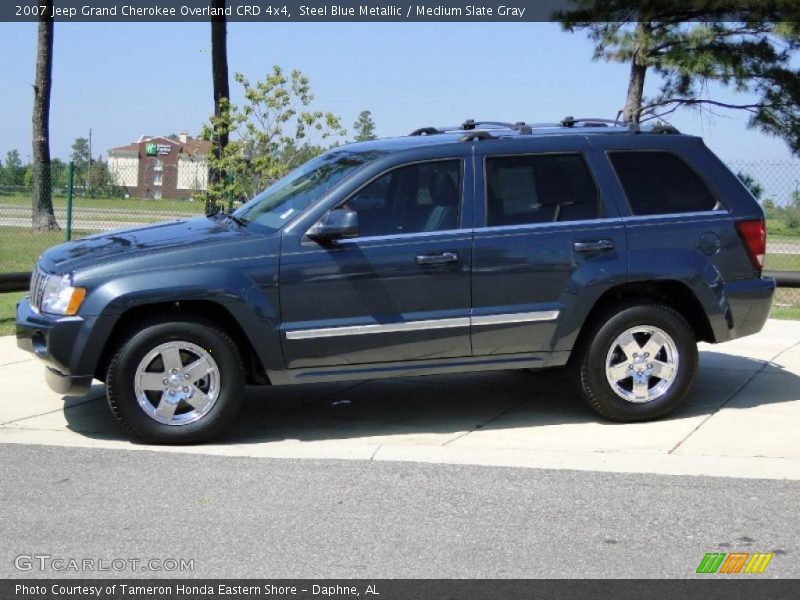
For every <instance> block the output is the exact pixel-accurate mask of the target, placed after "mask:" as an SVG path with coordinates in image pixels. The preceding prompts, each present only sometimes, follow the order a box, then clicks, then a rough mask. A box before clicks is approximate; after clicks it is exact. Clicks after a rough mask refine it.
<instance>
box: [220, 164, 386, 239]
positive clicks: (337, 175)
mask: <svg viewBox="0 0 800 600" xmlns="http://www.w3.org/2000/svg"><path fill="white" fill-rule="evenodd" d="M379 154H380V153H378V152H348V151H346V150H338V151H333V152H327V153H325V154H323V155H322V156H318V157H317V158H315V159H313V160H310V161H309V162H307V163H305V164H304V165H303V166H301V167H299V168H297V169H295V170H294V171H292V172H291V173H289V174H288V175H286V177H284V178H283V179H279V180H278V181H276V182H275V183H274V184H272V185H271V186H269V187H268V188H267V189H265V190H264V191H263V192H261V193H260V194H257V195H256V196H255V197H254V198H253V199H252V200H250V201H249V202H248V203H247V204H245V205H244V206H242V207H241V208H239V209H238V210H236V211H235V212H234V213H233V214H234V215H235V216H236V217H237V218H240V219H244V220H245V221H247V222H249V223H256V224H257V225H260V226H262V227H266V228H268V229H280V228H281V227H283V225H284V224H285V223H287V222H288V221H289V219H291V218H292V217H295V216H297V214H299V213H300V212H302V211H303V210H304V209H306V208H307V207H308V206H309V205H310V204H311V203H312V202H314V201H315V200H317V199H318V198H320V197H322V195H323V194H325V192H327V191H328V190H330V189H331V188H333V187H334V186H335V185H336V184H337V183H339V182H340V181H341V180H342V179H344V178H345V177H346V176H347V175H350V174H351V173H353V172H354V171H356V170H357V169H358V168H359V167H362V166H364V165H365V164H367V163H368V162H370V161H371V160H374V159H375V158H377V157H378V156H379Z"/></svg>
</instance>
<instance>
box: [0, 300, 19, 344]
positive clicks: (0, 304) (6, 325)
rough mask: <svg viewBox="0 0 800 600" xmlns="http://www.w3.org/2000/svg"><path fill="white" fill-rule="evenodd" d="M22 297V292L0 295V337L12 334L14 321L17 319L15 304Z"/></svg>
mask: <svg viewBox="0 0 800 600" xmlns="http://www.w3.org/2000/svg"><path fill="white" fill-rule="evenodd" d="M22 296H24V294H23V292H11V293H9V294H0V335H11V334H12V333H14V320H15V319H16V318H17V314H16V309H17V302H19V300H20V298H22Z"/></svg>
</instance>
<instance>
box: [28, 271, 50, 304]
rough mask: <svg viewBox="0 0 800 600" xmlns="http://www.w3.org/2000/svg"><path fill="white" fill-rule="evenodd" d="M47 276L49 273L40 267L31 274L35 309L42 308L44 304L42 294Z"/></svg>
mask: <svg viewBox="0 0 800 600" xmlns="http://www.w3.org/2000/svg"><path fill="white" fill-rule="evenodd" d="M47 277H48V275H47V273H45V272H44V271H42V270H41V269H40V268H38V267H37V268H36V270H35V271H34V272H33V275H32V276H31V307H33V308H34V309H35V310H40V308H41V306H42V296H43V295H44V288H45V284H46V283H47Z"/></svg>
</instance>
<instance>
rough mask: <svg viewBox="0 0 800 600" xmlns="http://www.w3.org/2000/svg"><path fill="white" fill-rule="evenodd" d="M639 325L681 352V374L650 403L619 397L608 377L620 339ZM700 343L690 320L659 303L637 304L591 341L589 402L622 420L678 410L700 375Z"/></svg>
mask: <svg viewBox="0 0 800 600" xmlns="http://www.w3.org/2000/svg"><path fill="white" fill-rule="evenodd" d="M637 326H654V327H658V328H659V329H661V330H663V331H664V332H665V333H667V334H668V335H669V336H670V337H671V338H672V340H673V342H674V343H675V347H676V350H677V352H678V360H679V362H678V372H677V375H676V377H675V380H674V381H673V382H672V385H671V386H670V388H669V389H668V390H667V392H666V393H665V394H663V395H662V396H660V397H659V398H657V399H655V400H651V401H649V402H641V403H638V402H630V401H628V400H625V399H624V398H621V397H620V396H618V395H617V393H616V392H615V391H614V389H613V388H612V387H611V385H610V384H609V382H608V379H607V378H606V358H607V356H608V352H609V350H610V348H611V344H612V343H613V342H614V341H615V340H616V339H617V337H618V336H619V335H620V334H621V333H623V332H624V331H626V330H627V329H630V328H631V327H637ZM697 357H698V353H697V341H696V339H695V336H694V333H693V331H692V329H691V327H690V326H689V324H688V323H687V322H686V320H685V319H684V318H683V317H682V316H681V315H680V314H679V313H677V312H675V311H674V310H672V309H670V308H668V307H666V306H662V305H658V304H635V305H632V306H627V307H624V308H622V309H621V310H619V311H618V312H617V313H616V314H612V315H610V316H609V317H608V319H607V320H606V322H605V323H604V324H603V325H602V326H600V327H599V328H598V329H597V330H596V332H595V333H594V335H593V336H592V338H591V339H590V340H589V342H588V344H587V347H586V351H585V353H584V356H583V360H582V361H581V373H580V376H581V383H582V387H583V390H584V395H585V396H586V399H587V401H589V403H590V404H591V405H592V406H593V407H594V408H595V409H597V410H598V411H599V412H601V413H602V414H604V415H605V416H607V417H609V418H611V419H615V420H622V421H643V420H647V419H655V418H657V417H660V416H663V415H665V414H667V413H669V412H671V411H673V410H675V409H676V408H677V407H678V406H679V405H680V404H681V403H682V402H683V401H684V399H685V398H686V395H687V394H688V393H689V390H690V389H691V387H692V384H693V383H694V378H695V375H696V372H697Z"/></svg>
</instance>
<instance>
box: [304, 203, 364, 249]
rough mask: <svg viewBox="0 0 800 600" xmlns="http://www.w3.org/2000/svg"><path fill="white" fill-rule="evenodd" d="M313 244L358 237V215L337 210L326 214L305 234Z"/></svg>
mask: <svg viewBox="0 0 800 600" xmlns="http://www.w3.org/2000/svg"><path fill="white" fill-rule="evenodd" d="M306 235H307V236H308V237H310V238H311V239H312V240H314V241H315V242H332V241H334V240H339V239H342V238H350V237H356V236H357V235H358V213H357V212H356V211H354V210H344V209H337V210H332V211H330V212H329V213H328V214H326V215H325V216H324V217H322V219H320V220H319V222H318V223H317V224H316V225H314V227H312V228H311V229H309V231H308V233H307V234H306Z"/></svg>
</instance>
